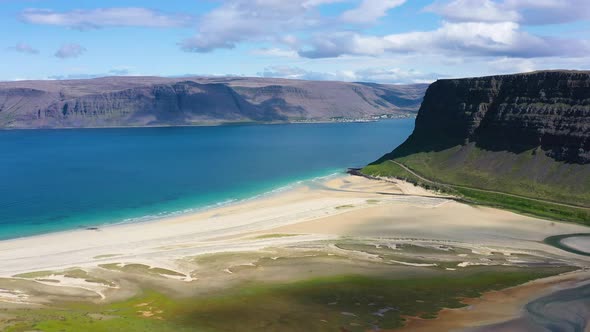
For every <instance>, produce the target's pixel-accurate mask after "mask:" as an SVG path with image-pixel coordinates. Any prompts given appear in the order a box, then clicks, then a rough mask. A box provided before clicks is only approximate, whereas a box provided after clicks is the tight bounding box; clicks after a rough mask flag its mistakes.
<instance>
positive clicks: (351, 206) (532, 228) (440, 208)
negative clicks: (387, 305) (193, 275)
mask: <svg viewBox="0 0 590 332" xmlns="http://www.w3.org/2000/svg"><path fill="white" fill-rule="evenodd" d="M405 186H406V187H405V188H404V191H405V192H408V191H410V189H411V188H409V187H408V185H407V184H406V185H405ZM418 192H419V193H420V194H425V193H424V192H422V191H418ZM581 232H588V229H587V228H585V227H582V226H577V225H573V224H561V223H552V222H547V221H543V220H538V219H535V218H530V217H525V216H520V215H516V214H513V213H510V212H505V211H499V210H495V209H490V208H474V207H471V206H467V205H463V204H459V203H456V202H453V201H449V200H446V199H442V198H437V197H423V196H414V195H404V194H402V190H401V189H400V188H399V187H398V186H397V185H395V184H393V183H389V182H383V181H372V180H368V179H364V178H361V177H352V176H340V177H337V178H332V179H329V180H323V181H321V182H319V183H315V184H314V185H313V186H307V185H301V186H299V187H297V188H294V189H292V190H288V191H285V192H282V193H278V194H275V195H272V196H269V197H263V198H259V199H255V200H251V201H246V202H242V203H239V204H235V205H231V206H226V207H221V208H216V209H212V210H209V211H205V212H201V213H196V214H191V215H183V216H177V217H172V218H167V219H162V220H159V221H154V222H146V223H138V224H127V225H117V226H109V227H103V228H101V229H100V230H98V231H91V230H76V231H68V232H60V233H53V234H47V235H42V236H34V237H28V238H22V239H14V240H7V241H1V242H0V277H10V276H13V275H15V274H19V273H26V272H31V271H41V270H49V271H56V270H62V269H66V268H70V267H93V266H97V265H98V264H105V263H113V262H116V263H120V262H125V263H141V264H146V265H150V266H158V267H162V268H169V269H173V270H176V271H180V272H183V273H188V272H189V271H183V270H182V266H178V265H177V263H176V261H177V260H179V259H181V258H183V257H188V256H195V255H198V254H203V253H212V252H224V251H246V250H257V249H261V248H265V247H270V246H276V245H284V244H290V243H292V244H296V243H302V242H309V241H314V240H321V239H333V238H336V237H339V236H350V235H353V236H366V237H384V238H387V237H389V238H398V239H399V238H402V239H403V238H405V239H408V240H410V239H430V240H439V241H443V242H444V241H456V242H461V243H466V244H471V245H472V246H473V247H474V248H480V249H481V250H484V251H485V250H496V249H497V248H496V247H499V246H508V247H511V248H520V249H522V250H542V251H543V250H544V251H547V252H552V253H554V254H562V255H565V256H568V255H570V256H568V257H575V258H576V259H578V258H580V257H578V256H576V255H573V254H568V253H563V252H561V251H560V250H558V249H555V248H552V247H549V246H547V245H544V244H542V243H539V242H537V241H541V240H542V239H543V238H545V237H546V236H549V235H555V234H564V233H581ZM272 233H299V234H302V236H289V237H276V238H256V236H257V235H260V234H272ZM109 255H110V256H109ZM115 255H116V256H115ZM97 256H99V257H97ZM581 259H583V258H581Z"/></svg>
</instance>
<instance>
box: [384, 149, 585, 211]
mask: <svg viewBox="0 0 590 332" xmlns="http://www.w3.org/2000/svg"><path fill="white" fill-rule="evenodd" d="M392 158H393V159H395V160H396V161H398V162H400V163H402V164H404V165H406V166H407V167H409V168H410V169H412V170H413V171H415V172H416V173H418V174H420V175H421V176H423V177H425V178H427V179H431V180H435V181H437V182H442V183H449V184H455V185H463V186H468V187H472V188H479V189H487V190H495V191H502V192H507V193H512V194H516V195H521V196H526V197H531V198H538V199H543V200H548V201H555V202H564V203H569V204H574V205H582V206H590V190H588V188H590V167H589V166H588V165H579V164H567V163H563V162H558V161H555V160H553V159H551V158H550V157H548V156H546V155H545V153H544V152H543V151H535V150H530V151H524V152H521V153H518V154H516V153H510V152H506V151H486V150H482V149H480V148H478V147H476V146H475V145H473V144H468V145H464V146H455V147H453V148H449V149H446V150H442V151H430V152H418V153H412V154H409V155H400V156H396V155H395V152H394V154H393V155H392Z"/></svg>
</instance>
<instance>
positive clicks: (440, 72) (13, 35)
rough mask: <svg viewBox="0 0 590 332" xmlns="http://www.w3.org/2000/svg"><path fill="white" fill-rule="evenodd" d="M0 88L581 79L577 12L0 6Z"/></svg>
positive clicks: (10, 0)
mask: <svg viewBox="0 0 590 332" xmlns="http://www.w3.org/2000/svg"><path fill="white" fill-rule="evenodd" d="M0 29H2V31H3V36H2V38H1V39H0V80H19V79H59V78H85V77H96V76H107V75H159V76H180V75H239V76H268V77H284V78H299V79H322V80H345V81H371V82H381V83H413V82H431V81H433V80H436V79H437V78H444V77H462V76H477V75H489V74H500V73H511V72H521V71H531V70H538V69H556V68H560V69H590V61H589V60H590V41H589V38H590V37H588V36H590V1H588V0H496V1H494V0H406V1H404V0H201V1H199V0H190V1H188V0H186V1H180V0H169V1H154V0H142V1H134V0H117V1H115V0H106V1H105V0H103V1H100V2H99V1H71V0H0Z"/></svg>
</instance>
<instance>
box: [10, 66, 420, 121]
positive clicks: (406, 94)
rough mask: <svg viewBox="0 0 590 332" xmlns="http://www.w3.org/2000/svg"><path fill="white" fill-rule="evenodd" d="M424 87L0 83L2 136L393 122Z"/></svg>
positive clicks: (188, 81) (224, 81)
mask: <svg viewBox="0 0 590 332" xmlns="http://www.w3.org/2000/svg"><path fill="white" fill-rule="evenodd" d="M426 87H427V86H426V85H424V84H416V85H384V84H367V83H348V82H326V81H302V80H286V79H271V78H241V77H239V78H238V77H236V78H232V77H229V78H207V77H184V78H165V77H104V78H96V79H87V80H59V81H17V82H0V128H63V127H81V128H83V127H107V126H109V127H110V126H115V127H116V126H150V125H191V124H208V123H223V122H242V121H257V122H281V121H297V120H302V121H308V120H309V121H315V120H317V121H322V120H329V119H333V118H368V117H373V116H379V115H386V116H394V117H395V116H403V115H408V114H412V113H415V112H416V111H417V109H418V108H419V106H420V103H421V101H422V97H423V95H424V91H425V90H426Z"/></svg>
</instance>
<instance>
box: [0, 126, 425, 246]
mask: <svg viewBox="0 0 590 332" xmlns="http://www.w3.org/2000/svg"><path fill="white" fill-rule="evenodd" d="M413 127H414V120H413V119H402V120H388V121H380V122H370V123H326V124H288V125H242V126H220V127H176V128H121V129H80V130H77V129H75V130H74V129H73V130H16V131H0V176H1V181H0V239H7V238H14V237H20V236H28V235H34V234H41V233H47V232H54V231H60V230H67V229H75V228H83V227H89V226H95V225H102V224H107V223H120V222H136V221H141V220H148V219H152V218H155V217H160V216H165V215H170V214H176V213H183V212H189V211H194V210H196V209H202V208H206V207H210V206H215V205H219V204H224V203H227V202H232V201H236V200H242V199H246V198H249V197H252V196H256V195H260V194H263V193H265V192H269V191H271V190H274V189H276V188H281V187H283V186H287V185H289V184H292V183H294V182H297V181H301V180H306V179H311V178H314V177H320V176H326V175H329V174H333V173H337V172H344V171H345V169H346V168H347V167H360V166H363V165H365V164H366V163H368V162H371V161H373V160H375V159H377V158H379V157H380V156H381V155H383V154H384V153H386V152H389V151H391V150H392V149H393V148H394V147H395V146H397V145H398V144H401V143H402V142H403V141H404V140H405V138H406V137H407V136H408V135H409V134H410V133H411V131H412V129H413Z"/></svg>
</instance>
